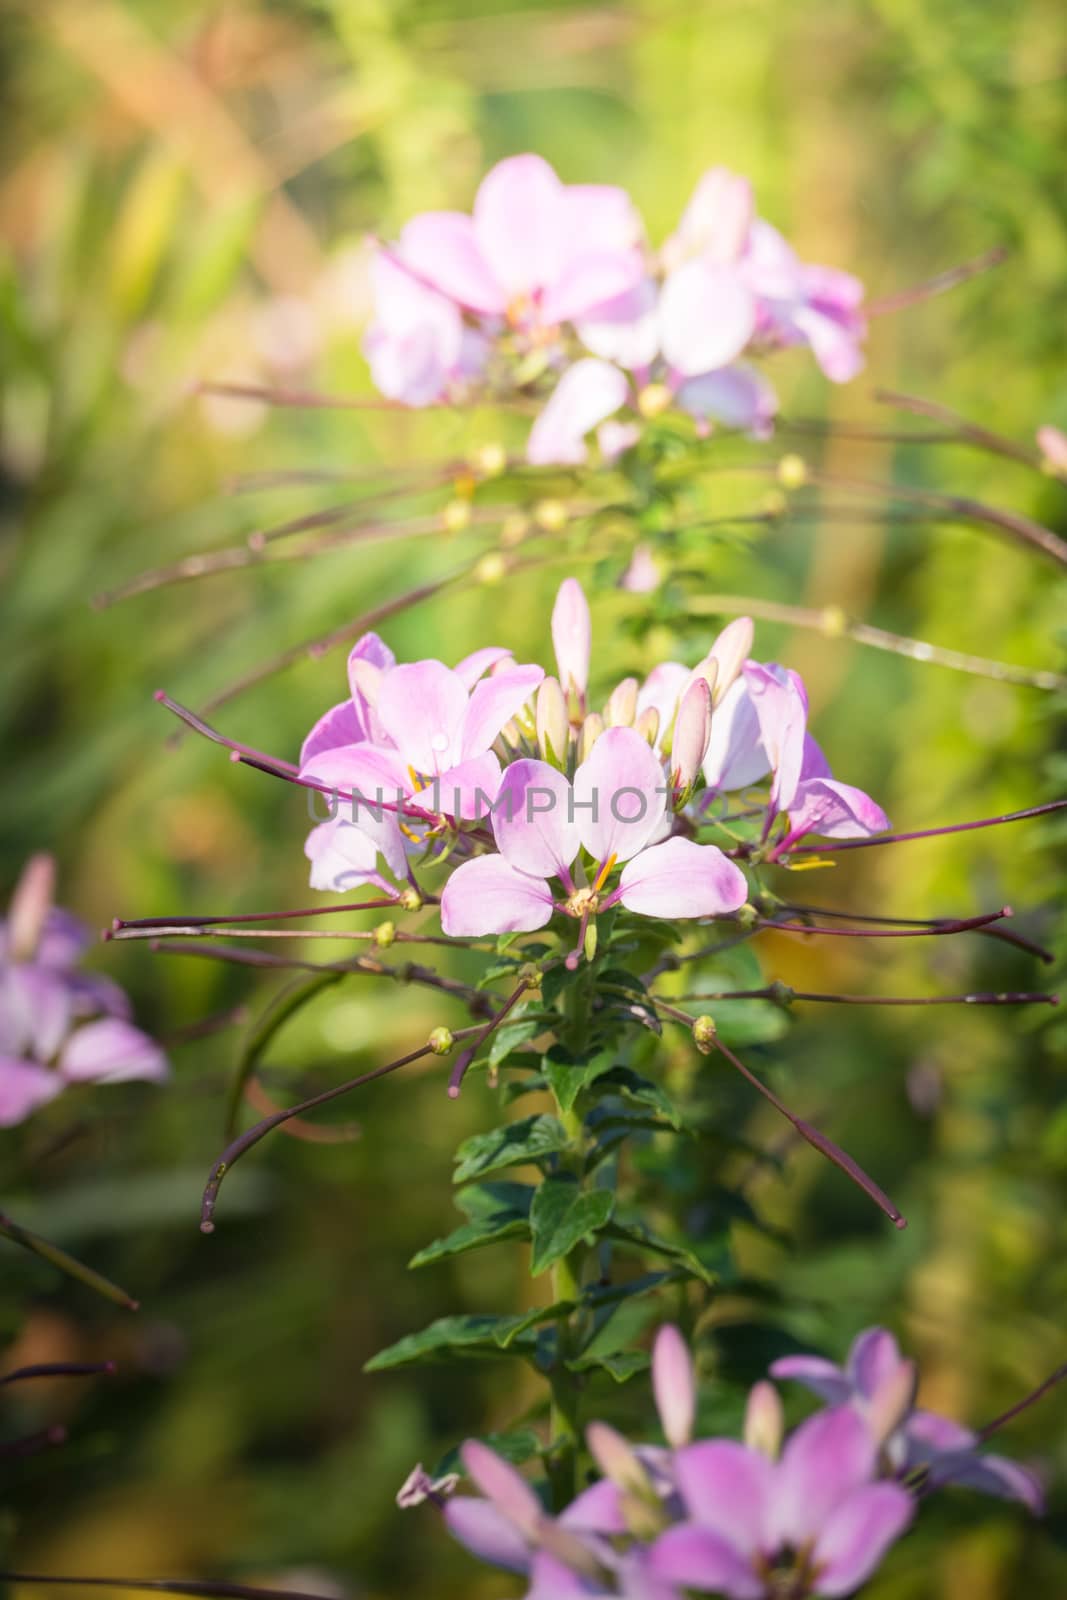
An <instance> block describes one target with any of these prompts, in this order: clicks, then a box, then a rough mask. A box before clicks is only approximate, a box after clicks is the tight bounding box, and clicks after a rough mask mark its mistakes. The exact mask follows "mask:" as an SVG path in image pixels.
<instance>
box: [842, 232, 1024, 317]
mask: <svg viewBox="0 0 1067 1600" xmlns="http://www.w3.org/2000/svg"><path fill="white" fill-rule="evenodd" d="M1010 253H1011V252H1010V251H1009V250H1008V247H1007V245H1003V244H997V245H994V246H993V248H992V249H991V250H985V251H983V252H982V254H981V255H980V256H974V257H973V258H972V259H971V260H970V261H961V262H960V264H959V266H958V267H948V268H946V270H945V271H944V272H937V273H935V274H934V276H933V277H932V278H927V279H926V280H925V282H923V283H917V284H916V285H915V286H914V287H913V288H911V289H898V290H897V292H896V294H887V295H883V296H882V298H881V299H880V300H873V301H871V302H869V303H868V305H867V315H868V316H869V317H884V316H888V315H889V314H890V313H891V312H893V311H904V310H906V309H907V307H908V306H915V305H919V304H921V302H922V301H924V300H932V299H933V298H934V296H935V295H938V294H945V293H946V291H947V290H949V289H955V287H956V286H957V284H960V283H966V282H967V280H968V279H969V278H977V277H978V276H979V275H980V274H981V273H983V272H990V271H992V269H993V268H994V267H999V266H1001V265H1002V263H1003V262H1005V261H1006V260H1007V259H1008V256H1009V255H1010Z"/></svg>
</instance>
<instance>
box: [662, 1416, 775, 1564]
mask: <svg viewBox="0 0 1067 1600" xmlns="http://www.w3.org/2000/svg"><path fill="white" fill-rule="evenodd" d="M674 1467H675V1479H676V1482H677V1484H678V1492H679V1493H680V1495H681V1497H682V1501H683V1503H684V1505H685V1508H686V1510H687V1512H688V1514H689V1516H690V1517H691V1518H692V1520H693V1521H694V1522H698V1523H699V1524H700V1525H701V1527H703V1528H709V1529H710V1530H711V1531H712V1532H713V1533H717V1534H719V1535H720V1537H722V1538H724V1539H728V1540H729V1542H730V1544H731V1545H732V1546H733V1548H734V1549H735V1550H737V1551H739V1552H740V1553H741V1554H742V1555H744V1556H746V1557H749V1558H751V1557H753V1556H755V1555H757V1554H758V1553H759V1552H760V1551H761V1550H763V1549H764V1547H765V1545H766V1543H767V1520H768V1517H769V1516H770V1515H771V1512H772V1497H773V1487H774V1471H775V1468H774V1464H773V1462H771V1461H769V1460H768V1459H767V1457H766V1456H765V1455H762V1454H761V1453H760V1452H759V1451H758V1450H748V1449H746V1448H745V1446H744V1445H743V1444H737V1443H736V1442H735V1441H734V1440H733V1439H706V1440H703V1441H702V1442H701V1443H699V1444H694V1445H689V1446H688V1448H686V1449H685V1450H680V1451H678V1453H677V1454H676V1456H675V1458H674Z"/></svg>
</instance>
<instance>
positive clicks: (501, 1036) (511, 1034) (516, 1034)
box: [489, 1017, 545, 1067]
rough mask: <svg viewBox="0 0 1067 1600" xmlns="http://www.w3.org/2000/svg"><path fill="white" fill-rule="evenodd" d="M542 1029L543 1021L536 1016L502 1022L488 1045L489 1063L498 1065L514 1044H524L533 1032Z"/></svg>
mask: <svg viewBox="0 0 1067 1600" xmlns="http://www.w3.org/2000/svg"><path fill="white" fill-rule="evenodd" d="M544 1031H545V1024H544V1021H543V1019H539V1018H537V1017H534V1018H530V1019H527V1018H526V1017H516V1018H515V1020H514V1022H504V1023H502V1024H501V1026H500V1027H499V1028H498V1029H497V1030H496V1032H495V1033H494V1035H493V1042H492V1044H491V1045H490V1046H489V1065H490V1066H491V1067H498V1066H499V1065H500V1063H501V1062H502V1061H503V1060H504V1058H505V1056H508V1055H510V1054H511V1052H512V1050H514V1049H515V1047H516V1045H520V1044H525V1043H526V1041H527V1039H532V1038H533V1037H534V1035H535V1034H538V1033H544Z"/></svg>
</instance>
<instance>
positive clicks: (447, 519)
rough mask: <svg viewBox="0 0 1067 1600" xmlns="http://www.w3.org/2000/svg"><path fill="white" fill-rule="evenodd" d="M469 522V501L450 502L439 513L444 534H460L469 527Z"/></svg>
mask: <svg viewBox="0 0 1067 1600" xmlns="http://www.w3.org/2000/svg"><path fill="white" fill-rule="evenodd" d="M470 520H471V506H470V501H469V500H450V501H449V502H448V504H447V506H445V508H444V510H443V511H442V512H441V522H442V524H443V526H444V530H445V532H446V533H462V532H463V529H464V528H469V527H470Z"/></svg>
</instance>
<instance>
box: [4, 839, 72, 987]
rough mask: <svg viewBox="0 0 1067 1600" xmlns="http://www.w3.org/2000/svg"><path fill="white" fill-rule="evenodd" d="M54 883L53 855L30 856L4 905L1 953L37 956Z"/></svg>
mask: <svg viewBox="0 0 1067 1600" xmlns="http://www.w3.org/2000/svg"><path fill="white" fill-rule="evenodd" d="M55 887H56V863H55V857H54V856H50V855H47V854H45V853H44V852H43V851H40V852H38V854H37V855H32V856H30V858H29V860H28V861H27V862H26V864H25V866H24V867H23V869H22V871H21V873H20V874H19V880H18V882H17V883H16V885H15V891H14V893H13V894H12V896H11V900H10V903H9V905H8V908H7V922H6V925H5V936H4V954H5V955H7V956H9V957H10V959H11V960H13V961H35V960H38V959H39V957H38V954H37V952H38V946H39V945H40V943H41V935H42V934H43V933H44V930H45V925H46V923H47V922H48V921H49V917H50V913H51V911H52V901H53V899H54V898H55ZM72 920H73V919H72ZM86 931H87V930H86ZM77 958H78V957H77V954H75V955H73V956H72V958H71V960H72V961H76V960H77ZM50 964H51V965H54V966H66V965H68V964H69V963H68V962H65V961H61V962H52V963H50Z"/></svg>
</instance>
